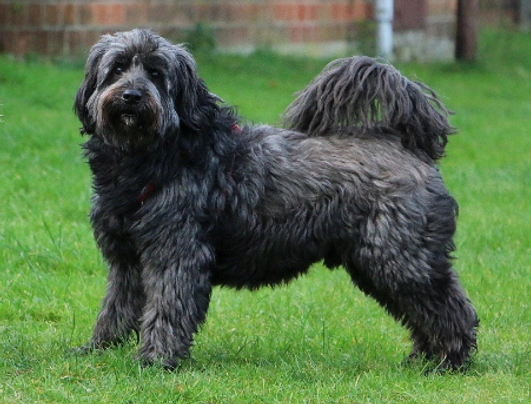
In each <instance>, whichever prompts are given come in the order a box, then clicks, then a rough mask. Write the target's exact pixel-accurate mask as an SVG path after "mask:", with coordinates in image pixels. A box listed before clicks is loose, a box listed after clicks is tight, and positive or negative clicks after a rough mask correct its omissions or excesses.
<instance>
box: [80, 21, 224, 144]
mask: <svg viewBox="0 0 531 404" xmlns="http://www.w3.org/2000/svg"><path fill="white" fill-rule="evenodd" d="M218 100H219V99H218V97H216V96H215V95H213V94H211V93H210V92H209V91H208V89H207V88H206V86H205V85H204V83H203V81H202V80H201V79H200V78H199V77H198V76H197V70H196V65H195V61H194V60H193V58H192V56H191V55H190V54H189V53H188V52H187V51H186V50H185V49H184V48H183V47H181V46H178V45H172V44H171V43H169V42H168V41H167V40H165V39H164V38H162V37H160V36H158V35H155V34H154V33H153V32H151V31H149V30H138V29H137V30H133V31H127V32H120V33H117V34H114V35H104V36H103V37H102V38H101V40H100V41H99V42H98V43H96V44H95V45H94V46H93V47H92V49H91V51H90V54H89V57H88V59H87V63H86V66H85V80H84V81H83V83H82V85H81V87H80V88H79V90H78V92H77V95H76V100H75V104H74V109H75V111H76V114H77V116H78V117H79V119H80V121H81V123H82V124H83V127H82V133H87V134H90V135H96V136H99V137H101V138H102V139H103V141H104V142H105V143H107V144H109V145H114V146H117V147H120V148H131V147H139V146H145V145H147V144H149V143H150V142H153V141H154V140H155V139H157V138H160V137H164V136H167V135H168V134H169V133H175V132H176V131H177V130H178V129H179V128H181V127H182V126H186V127H187V128H189V129H191V130H194V131H200V130H201V129H202V127H203V126H204V125H207V124H208V122H210V121H211V120H212V118H213V114H214V113H215V112H216V111H217V110H218V107H217V101H218Z"/></svg>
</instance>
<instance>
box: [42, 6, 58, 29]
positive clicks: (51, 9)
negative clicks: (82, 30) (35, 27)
mask: <svg viewBox="0 0 531 404" xmlns="http://www.w3.org/2000/svg"><path fill="white" fill-rule="evenodd" d="M59 7H60V6H59V5H57V4H54V5H51V4H47V5H45V6H44V21H45V24H46V25H51V26H56V25H61V24H62V23H63V20H62V13H60V12H59Z"/></svg>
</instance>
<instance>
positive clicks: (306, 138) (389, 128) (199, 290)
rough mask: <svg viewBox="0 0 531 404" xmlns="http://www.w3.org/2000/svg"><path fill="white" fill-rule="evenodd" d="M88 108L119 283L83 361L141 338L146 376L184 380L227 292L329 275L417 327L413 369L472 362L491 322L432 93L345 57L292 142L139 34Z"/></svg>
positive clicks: (179, 55) (110, 57) (118, 51)
mask: <svg viewBox="0 0 531 404" xmlns="http://www.w3.org/2000/svg"><path fill="white" fill-rule="evenodd" d="M75 111H76V113H77V115H78V117H79V119H80V120H81V122H82V124H83V128H82V133H85V134H87V135H89V139H88V141H87V142H86V143H85V146H84V148H85V152H86V156H87V158H88V161H89V164H90V168H91V169H92V173H93V179H94V198H93V207H92V211H91V215H90V219H91V222H92V225H93V228H94V234H95V238H96V241H97V244H98V246H99V248H100V249H101V252H102V254H103V256H104V258H105V260H106V262H107V263H108V265H109V270H110V272H109V277H108V288H107V294H106V296H105V298H104V300H103V307H102V309H101V312H100V314H99V316H98V319H97V322H96V326H95V329H94V334H93V336H92V339H91V341H90V343H89V344H88V345H86V346H85V347H84V348H83V350H91V349H99V348H106V347H109V346H111V345H113V344H117V343H121V342H123V341H125V340H127V339H128V338H129V337H130V335H131V334H132V333H137V334H140V338H141V347H140V350H139V354H138V357H139V359H140V360H141V361H142V362H143V363H146V364H153V363H161V364H162V365H163V366H164V367H166V368H170V369H171V368H174V367H176V366H177V364H178V359H179V358H184V357H186V356H187V355H188V354H189V349H190V346H191V344H192V338H193V336H194V333H196V332H197V331H198V328H199V326H200V325H201V324H202V323H203V321H204V320H205V316H206V313H207V309H208V306H209V300H210V295H211V292H212V287H213V286H214V285H226V286H230V287H234V288H237V289H239V288H249V289H256V288H258V287H260V286H264V285H277V284H280V283H285V282H288V281H290V280H291V279H293V278H296V277H297V276H298V275H300V274H303V273H305V272H307V271H308V268H309V267H310V266H311V265H312V264H313V263H316V262H319V261H324V264H325V265H326V266H327V267H329V268H331V269H332V268H336V267H339V266H343V267H344V268H345V269H346V271H347V272H348V273H349V274H350V276H351V278H352V281H353V282H354V283H355V284H356V285H358V286H359V287H360V288H361V290H363V291H364V292H365V293H366V294H368V295H370V296H372V297H373V298H375V299H376V300H377V301H378V302H379V303H380V304H381V305H382V306H383V307H384V308H385V309H386V310H387V311H388V312H389V313H390V314H391V315H392V316H393V317H394V318H395V319H396V320H398V321H400V322H401V323H402V324H403V325H404V326H405V327H407V328H408V329H409V330H410V332H411V338H412V340H413V353H412V357H419V356H421V357H426V358H428V359H430V360H434V361H437V362H438V363H439V365H440V367H442V368H449V369H458V368H462V367H463V366H465V365H466V364H467V363H468V361H469V358H470V355H471V353H472V352H473V351H474V349H475V346H476V327H477V324H478V320H477V317H476V313H475V311H474V309H473V307H472V305H471V304H470V302H469V300H468V299H467V297H466V296H465V293H464V292H463V289H462V288H461V286H460V284H459V282H458V278H457V275H456V273H455V271H454V270H453V268H452V263H451V253H452V251H453V250H454V244H453V242H452V237H453V235H454V231H455V221H456V215H457V204H456V202H455V201H454V199H453V198H452V197H451V196H450V195H449V193H448V191H447V190H446V188H445V186H444V184H443V181H442V179H441V176H440V174H439V172H438V170H437V168H436V167H435V165H434V164H435V163H436V161H437V160H438V159H439V158H440V157H441V156H442V155H443V152H444V147H445V145H446V141H447V135H449V134H451V133H452V132H453V129H452V128H451V127H450V125H449V123H448V121H447V111H446V109H445V108H444V107H443V105H442V104H441V103H440V101H439V100H438V98H437V96H436V95H435V94H434V93H433V92H432V91H431V90H430V89H429V88H428V87H426V86H424V85H422V84H420V83H416V82H413V81H410V80H408V79H406V78H405V77H403V76H402V75H401V74H400V73H399V72H398V71H397V70H395V69H394V68H393V67H392V66H389V65H386V64H381V63H378V62H377V61H375V60H373V59H370V58H367V57H352V58H347V59H341V60H337V61H335V62H333V63H331V64H330V65H329V66H328V67H326V68H325V69H324V70H323V72H322V73H320V74H319V75H318V76H317V78H316V79H315V80H314V81H313V82H312V83H311V84H310V85H309V86H308V87H307V88H306V89H305V90H304V91H303V92H302V93H301V94H300V95H299V97H298V98H297V99H296V100H295V101H294V102H293V104H292V105H291V106H290V107H289V108H288V111H287V112H286V114H285V117H284V118H285V120H284V126H285V127H286V128H285V129H280V128H274V127H271V126H266V125H261V126H252V125H245V126H242V127H240V126H239V125H238V118H237V116H236V115H235V114H234V112H233V110H232V109H231V108H228V107H225V106H223V104H222V103H221V100H220V99H219V98H218V97H217V96H216V95H214V94H212V93H210V92H209V91H208V89H207V88H206V86H205V84H204V82H203V81H202V80H201V79H200V78H199V77H198V76H197V71H196V65H195V63H194V60H193V59H192V57H191V55H190V54H189V53H188V52H187V51H186V50H185V49H183V48H182V47H180V46H174V45H172V44H170V43H169V42H168V41H166V40H165V39H163V38H161V37H159V36H157V35H155V34H154V33H152V32H151V31H147V30H133V31H130V32H122V33H117V34H115V35H105V36H103V37H102V39H101V40H100V41H99V42H98V43H97V44H96V45H94V47H93V48H92V50H91V52H90V55H89V58H88V61H87V64H86V76H85V80H84V82H83V84H82V86H81V88H80V89H79V91H78V93H77V97H76V101H75ZM345 315H347V314H345Z"/></svg>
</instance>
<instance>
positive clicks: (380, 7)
mask: <svg viewBox="0 0 531 404" xmlns="http://www.w3.org/2000/svg"><path fill="white" fill-rule="evenodd" d="M393 9H394V3H393V0H376V11H375V17H376V23H377V26H378V32H377V38H376V54H377V55H378V56H381V57H384V58H386V59H391V57H392V56H393Z"/></svg>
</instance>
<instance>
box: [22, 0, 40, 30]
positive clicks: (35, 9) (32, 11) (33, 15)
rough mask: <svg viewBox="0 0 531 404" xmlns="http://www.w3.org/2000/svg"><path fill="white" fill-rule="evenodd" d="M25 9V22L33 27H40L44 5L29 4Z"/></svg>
mask: <svg viewBox="0 0 531 404" xmlns="http://www.w3.org/2000/svg"><path fill="white" fill-rule="evenodd" d="M25 11H26V21H25V24H26V25H27V26H29V27H32V28H36V27H40V26H41V24H42V20H43V15H42V14H43V13H42V6H41V5H40V4H28V5H27V6H26V10H25Z"/></svg>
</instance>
